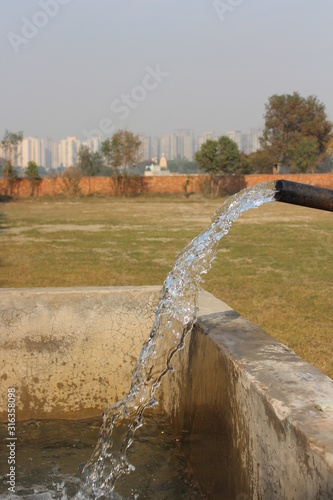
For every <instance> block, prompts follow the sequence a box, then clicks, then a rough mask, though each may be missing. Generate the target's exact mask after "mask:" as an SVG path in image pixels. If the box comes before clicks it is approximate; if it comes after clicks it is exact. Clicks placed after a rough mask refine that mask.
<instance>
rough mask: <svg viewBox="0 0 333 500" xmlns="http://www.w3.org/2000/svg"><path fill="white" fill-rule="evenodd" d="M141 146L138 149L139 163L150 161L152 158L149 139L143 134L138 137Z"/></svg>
mask: <svg viewBox="0 0 333 500" xmlns="http://www.w3.org/2000/svg"><path fill="white" fill-rule="evenodd" d="M139 139H140V141H141V145H140V148H139V154H140V161H144V160H151V159H152V157H153V154H152V147H151V137H150V136H146V135H144V134H141V135H139Z"/></svg>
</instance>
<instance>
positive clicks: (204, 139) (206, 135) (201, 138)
mask: <svg viewBox="0 0 333 500" xmlns="http://www.w3.org/2000/svg"><path fill="white" fill-rule="evenodd" d="M208 139H210V140H211V141H216V140H217V136H216V135H215V132H213V131H212V130H208V131H206V132H204V133H203V134H202V135H200V136H199V137H198V150H199V149H200V148H201V146H202V145H203V144H205V142H207V141H208Z"/></svg>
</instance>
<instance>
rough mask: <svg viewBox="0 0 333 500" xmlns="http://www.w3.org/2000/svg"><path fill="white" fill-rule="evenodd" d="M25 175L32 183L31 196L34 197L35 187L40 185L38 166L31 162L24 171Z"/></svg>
mask: <svg viewBox="0 0 333 500" xmlns="http://www.w3.org/2000/svg"><path fill="white" fill-rule="evenodd" d="M24 173H25V175H26V176H27V177H28V179H29V183H30V196H33V195H34V192H35V187H36V186H37V185H38V184H39V182H40V175H39V172H38V165H37V163H36V162H34V161H29V162H28V166H27V168H26V169H25V171H24Z"/></svg>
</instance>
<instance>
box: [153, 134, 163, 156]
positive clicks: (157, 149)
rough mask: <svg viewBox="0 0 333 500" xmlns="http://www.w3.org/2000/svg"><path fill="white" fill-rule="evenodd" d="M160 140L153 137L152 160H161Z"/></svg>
mask: <svg viewBox="0 0 333 500" xmlns="http://www.w3.org/2000/svg"><path fill="white" fill-rule="evenodd" d="M160 156H161V151H160V139H159V137H151V156H150V157H151V158H155V157H156V158H160Z"/></svg>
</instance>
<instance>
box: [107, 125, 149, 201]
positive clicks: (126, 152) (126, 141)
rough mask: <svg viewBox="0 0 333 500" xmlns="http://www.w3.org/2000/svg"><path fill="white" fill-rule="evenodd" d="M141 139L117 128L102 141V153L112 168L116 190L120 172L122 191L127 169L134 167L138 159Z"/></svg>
mask: <svg viewBox="0 0 333 500" xmlns="http://www.w3.org/2000/svg"><path fill="white" fill-rule="evenodd" d="M140 145H141V141H140V139H139V136H138V135H134V134H133V133H132V132H129V131H128V130H118V132H116V133H115V134H114V135H113V136H112V137H111V138H110V139H106V140H105V141H103V142H102V153H103V155H104V158H105V160H106V163H107V164H108V165H109V166H110V167H111V168H112V170H113V175H114V178H115V187H116V192H118V189H119V182H118V178H119V175H120V173H121V174H122V185H121V192H122V193H124V186H125V177H126V175H127V169H128V168H131V167H134V166H135V165H136V164H137V163H138V161H139V159H140V155H139V147H140Z"/></svg>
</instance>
